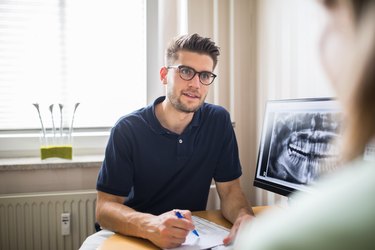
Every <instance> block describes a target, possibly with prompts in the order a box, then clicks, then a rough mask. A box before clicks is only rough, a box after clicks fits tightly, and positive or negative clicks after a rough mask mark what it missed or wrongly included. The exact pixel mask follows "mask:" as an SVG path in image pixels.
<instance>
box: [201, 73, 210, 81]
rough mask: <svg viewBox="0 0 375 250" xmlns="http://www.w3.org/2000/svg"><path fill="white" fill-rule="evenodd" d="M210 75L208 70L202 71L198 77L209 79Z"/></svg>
mask: <svg viewBox="0 0 375 250" xmlns="http://www.w3.org/2000/svg"><path fill="white" fill-rule="evenodd" d="M210 76H211V74H210V73H208V72H202V73H201V75H200V78H201V79H202V80H207V79H210Z"/></svg>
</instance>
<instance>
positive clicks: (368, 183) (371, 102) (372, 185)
mask: <svg viewBox="0 0 375 250" xmlns="http://www.w3.org/2000/svg"><path fill="white" fill-rule="evenodd" d="M320 2H321V4H322V5H323V6H324V8H325V9H326V11H327V13H328V17H329V20H328V24H327V26H326V29H325V31H324V32H323V34H322V36H321V60H322V63H323V66H324V68H325V70H326V72H327V74H328V76H329V78H330V80H331V82H332V83H333V85H334V88H335V89H336V92H337V96H338V99H339V101H340V102H341V104H342V108H343V111H344V119H345V130H344V135H343V141H342V142H341V143H340V145H341V146H342V152H341V156H342V164H341V165H342V167H341V168H340V170H339V171H338V172H336V173H333V174H332V175H331V176H328V177H326V178H324V179H321V181H320V183H319V184H318V185H316V186H315V191H316V192H314V193H313V194H312V195H310V194H302V193H297V194H296V195H295V196H294V197H293V201H294V202H293V203H292V205H291V207H289V208H287V209H285V210H282V209H279V210H278V211H274V210H271V211H268V212H265V213H264V214H263V216H260V217H258V218H256V219H254V220H253V221H252V222H250V223H248V224H246V225H244V226H242V227H241V228H240V231H239V233H238V237H237V239H236V241H235V249H256V250H265V249H268V250H269V249H288V250H293V249H319V250H322V249H329V250H332V249H361V250H362V249H375V198H374V197H375V162H373V161H372V162H371V161H366V160H365V159H364V157H363V156H364V152H365V148H366V145H367V144H368V143H369V142H371V141H372V140H374V137H375V68H374V67H375V39H374V37H375V35H374V34H375V1H373V0H368V1H365V0H362V1H358V0H352V1H349V0H332V1H328V0H326V1H320Z"/></svg>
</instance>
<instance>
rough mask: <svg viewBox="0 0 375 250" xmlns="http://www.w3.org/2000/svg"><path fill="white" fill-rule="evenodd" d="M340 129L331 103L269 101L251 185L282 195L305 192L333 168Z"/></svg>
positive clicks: (300, 100) (336, 158)
mask: <svg viewBox="0 0 375 250" xmlns="http://www.w3.org/2000/svg"><path fill="white" fill-rule="evenodd" d="M341 127H342V123H341V113H340V111H339V109H338V106H337V103H336V102H335V101H334V100H331V99H299V100H283V101H269V102H268V104H267V109H266V114H265V123H264V126H263V135H262V140H261V145H260V152H259V156H258V166H257V171H256V176H255V181H254V185H255V186H258V185H259V183H261V187H263V188H265V187H264V185H262V184H266V186H267V185H268V186H271V187H272V189H275V188H276V191H275V190H270V191H274V192H277V191H278V190H277V189H281V194H283V195H288V194H289V193H290V192H292V191H294V190H296V189H298V190H307V189H308V188H307V186H308V185H311V184H313V183H314V182H315V181H316V180H318V179H319V178H320V177H321V176H323V175H325V174H326V173H329V172H332V171H333V170H334V169H335V168H336V165H337V160H338V148H337V142H338V141H339V140H340V131H341ZM277 193H280V192H277Z"/></svg>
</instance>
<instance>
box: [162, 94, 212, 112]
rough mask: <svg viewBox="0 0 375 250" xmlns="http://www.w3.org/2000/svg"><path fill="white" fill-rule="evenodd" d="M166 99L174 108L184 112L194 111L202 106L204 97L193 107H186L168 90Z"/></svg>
mask: <svg viewBox="0 0 375 250" xmlns="http://www.w3.org/2000/svg"><path fill="white" fill-rule="evenodd" d="M168 99H169V101H170V102H171V104H172V106H173V107H174V108H175V109H176V110H178V111H181V112H184V113H194V112H195V111H197V110H198V109H199V108H200V107H201V106H202V104H203V102H204V100H205V99H206V97H204V98H203V99H202V100H200V102H199V104H198V105H197V106H195V107H188V106H187V105H185V104H183V103H182V102H181V100H180V98H179V97H178V96H176V95H174V94H173V93H172V92H168Z"/></svg>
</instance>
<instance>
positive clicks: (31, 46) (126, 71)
mask: <svg viewBox="0 0 375 250" xmlns="http://www.w3.org/2000/svg"><path fill="white" fill-rule="evenodd" d="M145 2H146V1H145V0H143V1H141V0H135V1H123V0H28V1H24V0H4V1H1V2H0V132H1V133H0V136H2V137H0V144H2V147H3V146H5V147H8V146H9V144H6V142H7V141H6V140H4V138H9V134H10V133H12V134H15V133H16V134H17V138H23V139H25V138H26V137H27V136H26V137H24V136H23V134H24V133H23V132H25V131H34V132H35V131H39V130H40V128H41V125H40V121H39V118H38V113H37V110H36V109H35V107H34V106H33V105H32V104H33V103H39V106H40V111H41V116H42V119H43V122H44V126H45V127H46V128H47V129H51V128H52V116H51V113H50V110H49V106H50V105H51V104H54V106H53V116H54V120H55V125H56V126H57V124H59V123H60V107H59V104H63V109H62V111H63V126H64V127H69V126H70V124H71V119H72V113H73V109H74V106H75V104H76V103H78V102H79V103H80V105H79V107H78V109H77V112H76V115H75V119H74V127H75V128H76V129H77V128H78V129H77V130H78V131H85V130H87V129H89V130H90V131H93V130H95V129H94V128H100V127H101V128H107V130H108V128H109V127H111V126H112V125H113V124H114V123H115V122H116V120H117V119H118V118H120V117H121V116H122V115H124V114H127V113H129V112H131V111H133V110H135V109H138V108H139V107H142V106H144V105H145V104H146V94H147V92H146V76H147V71H146V6H145V5H146V3H145ZM26 144H27V143H26ZM14 147H15V148H17V147H18V146H14ZM10 148H12V146H10ZM0 157H1V155H0Z"/></svg>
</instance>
